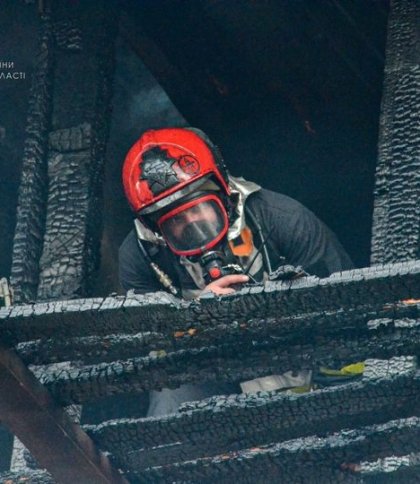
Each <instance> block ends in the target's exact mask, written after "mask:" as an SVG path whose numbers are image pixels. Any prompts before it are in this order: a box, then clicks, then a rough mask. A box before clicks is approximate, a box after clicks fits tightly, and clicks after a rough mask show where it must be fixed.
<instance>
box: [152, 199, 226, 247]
mask: <svg viewBox="0 0 420 484" xmlns="http://www.w3.org/2000/svg"><path fill="white" fill-rule="evenodd" d="M158 226H159V228H160V231H161V233H162V235H163V237H164V239H165V240H166V242H167V244H168V246H169V248H170V249H171V250H172V252H174V253H175V254H177V255H185V256H190V255H199V254H202V253H203V252H205V251H206V250H209V249H211V248H212V247H214V246H215V245H216V244H217V243H218V242H219V241H220V240H221V239H222V238H223V237H224V235H225V234H226V232H227V230H228V217H227V213H226V210H225V208H224V206H223V204H222V202H221V201H220V199H219V198H218V197H217V196H216V195H213V194H211V195H204V196H201V197H199V198H197V199H195V200H192V201H189V202H187V203H184V204H182V205H179V206H178V207H176V208H174V209H173V210H171V211H170V212H168V213H166V214H165V215H163V216H162V217H161V218H160V219H159V220H158Z"/></svg>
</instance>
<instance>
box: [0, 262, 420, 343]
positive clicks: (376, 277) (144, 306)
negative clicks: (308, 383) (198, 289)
mask: <svg viewBox="0 0 420 484" xmlns="http://www.w3.org/2000/svg"><path fill="white" fill-rule="evenodd" d="M419 295H420V261H411V262H404V263H396V264H389V265H383V266H382V265H380V266H375V267H370V268H364V269H356V270H351V271H345V272H342V273H336V274H333V275H331V276H330V277H328V278H325V279H319V278H317V277H313V276H311V277H306V278H302V279H299V280H296V281H293V282H270V283H267V284H266V286H255V287H248V288H244V289H243V290H242V291H240V292H237V293H235V294H233V295H230V296H225V297H223V298H219V297H215V296H213V295H210V294H209V295H208V296H206V297H205V298H202V299H200V302H197V301H192V302H185V301H181V300H178V299H176V298H172V297H171V296H170V295H169V294H165V293H157V294H154V295H153V294H150V295H141V296H135V295H133V296H127V297H109V298H105V299H102V298H94V299H79V300H70V301H57V302H50V303H39V304H32V305H26V306H15V307H12V308H2V309H1V310H0V338H1V339H2V340H3V341H6V342H9V343H11V344H16V343H18V342H20V341H28V340H36V339H41V338H49V337H52V336H54V337H66V338H67V337H81V336H92V335H105V334H115V333H124V334H135V333H138V332H143V331H152V332H159V333H162V332H163V333H169V334H171V335H173V334H174V332H177V331H187V330H188V329H198V330H199V329H202V328H210V327H216V326H218V325H220V324H231V323H232V324H235V323H236V324H237V323H242V322H244V323H246V322H248V321H250V320H255V319H259V320H266V319H268V318H276V319H279V320H280V319H283V318H289V320H290V321H291V323H292V322H293V321H294V317H295V315H296V314H305V313H320V312H327V311H334V310H335V311H337V310H340V311H348V310H351V309H353V308H357V307H360V306H363V307H366V309H367V311H368V310H369V309H370V310H376V311H379V309H380V308H382V306H383V305H384V304H386V303H393V302H397V301H400V300H404V299H410V298H416V297H419ZM296 326H297V325H296Z"/></svg>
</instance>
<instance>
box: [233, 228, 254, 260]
mask: <svg viewBox="0 0 420 484" xmlns="http://www.w3.org/2000/svg"><path fill="white" fill-rule="evenodd" d="M229 246H230V250H231V251H232V253H233V255H236V256H237V257H249V256H250V255H251V254H252V251H253V249H254V241H253V238H252V232H251V230H250V229H249V228H248V227H244V229H243V230H242V232H241V233H240V235H239V237H237V238H236V239H235V240H230V241H229Z"/></svg>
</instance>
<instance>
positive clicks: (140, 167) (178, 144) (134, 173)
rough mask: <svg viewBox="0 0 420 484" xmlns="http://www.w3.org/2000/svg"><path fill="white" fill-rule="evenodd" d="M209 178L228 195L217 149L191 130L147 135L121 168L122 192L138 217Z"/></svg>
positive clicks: (165, 129)
mask: <svg viewBox="0 0 420 484" xmlns="http://www.w3.org/2000/svg"><path fill="white" fill-rule="evenodd" d="M208 178H212V179H213V180H214V181H215V182H216V183H217V185H218V186H219V187H220V188H221V190H222V191H223V192H224V193H225V194H226V195H230V188H229V185H228V178H227V172H226V169H225V166H224V164H223V160H222V158H221V156H220V154H219V152H218V150H217V148H216V147H215V146H214V145H213V144H212V143H211V141H210V140H209V139H208V138H207V136H206V135H205V134H204V133H203V132H201V131H200V130H196V129H194V128H164V129H157V130H149V131H146V132H145V133H144V134H143V135H142V136H141V137H140V139H139V140H138V141H137V142H136V143H135V144H134V145H133V146H132V148H131V149H130V151H129V152H128V154H127V156H126V158H125V161H124V166H123V184H124V191H125V194H126V197H127V199H128V201H129V203H130V205H131V208H132V209H133V210H134V212H136V213H137V215H145V214H148V213H153V212H155V211H157V210H160V209H162V208H163V207H166V206H168V205H169V204H172V203H173V202H175V201H177V200H179V199H181V198H183V197H184V196H185V195H187V194H189V193H191V192H193V191H195V190H196V189H197V188H198V187H199V186H200V185H202V184H203V183H204V182H205V181H206V180H207V179H208Z"/></svg>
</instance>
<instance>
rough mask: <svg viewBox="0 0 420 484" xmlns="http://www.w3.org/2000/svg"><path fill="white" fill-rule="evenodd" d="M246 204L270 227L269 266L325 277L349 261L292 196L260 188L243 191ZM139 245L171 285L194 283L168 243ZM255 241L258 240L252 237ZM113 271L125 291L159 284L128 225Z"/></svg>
mask: <svg viewBox="0 0 420 484" xmlns="http://www.w3.org/2000/svg"><path fill="white" fill-rule="evenodd" d="M246 206H247V207H248V208H249V209H250V210H251V212H252V214H253V215H254V217H255V218H256V219H257V220H258V222H259V224H260V225H261V228H262V232H263V236H264V237H266V236H267V234H268V233H269V232H270V231H271V230H272V228H273V230H272V232H271V234H270V238H269V242H268V253H269V256H270V261H271V266H272V268H273V270H274V269H276V268H277V267H278V266H279V265H280V264H290V265H294V266H297V265H299V266H302V267H303V269H304V270H305V271H306V272H308V273H309V274H312V275H316V276H319V277H326V276H328V275H329V274H331V273H332V272H337V271H341V270H346V269H351V268H352V267H353V266H352V262H351V260H350V258H349V256H348V255H347V254H346V252H345V250H344V249H343V247H342V246H341V244H340V243H339V241H338V240H337V238H336V236H335V235H334V234H333V232H332V231H331V230H330V229H329V228H328V227H327V226H326V225H325V224H324V223H322V222H321V221H320V220H319V219H318V218H317V217H316V216H315V215H314V214H313V213H312V212H311V211H310V210H308V209H307V208H305V207H304V206H303V205H302V204H300V203H299V202H297V201H296V200H293V199H292V198H290V197H287V196H286V195H282V194H280V193H275V192H272V191H269V190H264V189H261V190H259V191H258V192H255V193H253V194H251V195H250V196H249V197H248V199H247V200H246ZM246 221H247V225H248V226H249V227H250V228H251V229H252V231H253V233H254V232H255V231H254V229H253V227H252V221H251V220H249V219H248V217H247V218H246ZM254 236H255V234H254ZM144 245H145V246H146V248H147V249H148V251H149V253H150V254H151V256H152V258H153V260H154V261H155V262H156V263H157V264H158V265H159V266H160V267H161V268H162V269H163V270H164V271H165V272H166V273H167V274H168V275H169V276H170V277H171V279H172V281H173V283H174V285H175V286H176V287H178V288H184V289H195V288H197V286H196V284H195V283H194V281H193V280H192V278H191V277H190V275H189V274H188V273H187V271H186V270H185V268H184V267H183V266H182V265H181V264H180V263H179V261H178V259H177V257H176V256H175V255H174V254H172V253H171V252H170V250H169V249H167V248H166V247H157V246H153V245H152V244H150V243H147V242H145V243H144ZM256 245H257V247H258V246H259V245H258V240H257V242H256ZM282 257H284V260H283V259H282ZM119 271H120V281H121V285H122V287H123V288H124V289H125V290H126V291H128V290H130V289H134V291H135V292H136V293H140V294H142V293H146V292H154V291H161V290H162V289H163V288H162V286H161V285H160V283H159V282H158V281H157V279H156V276H155V274H154V273H153V271H152V270H151V268H150V267H149V264H148V263H147V261H146V260H145V258H144V257H143V256H142V254H141V253H140V250H139V247H138V245H137V238H136V233H135V231H134V229H133V231H131V232H130V233H129V234H128V236H127V237H126V239H125V240H124V242H123V243H122V245H121V247H120V251H119Z"/></svg>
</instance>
